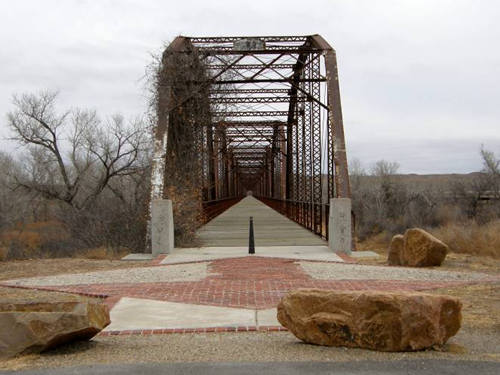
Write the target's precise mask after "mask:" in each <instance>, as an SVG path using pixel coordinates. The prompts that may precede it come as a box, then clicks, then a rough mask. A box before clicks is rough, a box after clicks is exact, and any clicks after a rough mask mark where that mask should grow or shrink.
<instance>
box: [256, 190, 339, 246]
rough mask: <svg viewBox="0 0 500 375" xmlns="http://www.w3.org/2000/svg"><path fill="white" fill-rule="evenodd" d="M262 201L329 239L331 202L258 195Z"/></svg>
mask: <svg viewBox="0 0 500 375" xmlns="http://www.w3.org/2000/svg"><path fill="white" fill-rule="evenodd" d="M256 198H258V199H259V200H260V201H261V202H263V203H265V204H267V205H268V206H269V207H271V208H273V209H274V210H276V211H278V212H279V213H280V214H282V215H284V216H286V217H288V218H289V219H291V220H293V221H295V222H296V223H297V224H300V225H302V226H303V227H305V228H306V229H309V230H310V231H311V232H313V233H315V234H317V235H318V236H321V238H323V239H325V240H328V216H329V214H330V205H329V204H326V203H324V204H320V203H312V202H301V201H292V200H283V199H277V198H268V197H260V196H257V197H256Z"/></svg>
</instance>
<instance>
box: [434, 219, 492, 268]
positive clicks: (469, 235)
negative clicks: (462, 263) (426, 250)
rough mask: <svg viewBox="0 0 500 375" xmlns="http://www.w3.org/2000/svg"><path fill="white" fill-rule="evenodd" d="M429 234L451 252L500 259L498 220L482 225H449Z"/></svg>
mask: <svg viewBox="0 0 500 375" xmlns="http://www.w3.org/2000/svg"><path fill="white" fill-rule="evenodd" d="M430 232H431V233H432V234H433V235H434V236H436V237H437V238H439V239H440V240H442V241H443V242H444V243H446V244H447V245H448V246H449V247H450V249H451V251H453V252H456V253H465V254H473V255H481V256H490V257H493V258H497V259H498V258H500V220H495V221H491V222H489V223H486V224H482V225H480V224H478V223H476V222H475V221H470V222H467V223H450V224H447V225H443V226H441V227H438V228H435V229H431V230H430Z"/></svg>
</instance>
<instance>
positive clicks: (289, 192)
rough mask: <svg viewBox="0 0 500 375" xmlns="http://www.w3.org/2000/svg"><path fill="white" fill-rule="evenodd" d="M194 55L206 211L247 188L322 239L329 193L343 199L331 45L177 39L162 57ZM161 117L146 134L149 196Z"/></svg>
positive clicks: (160, 146) (160, 163) (162, 130)
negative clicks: (151, 135) (205, 112)
mask: <svg viewBox="0 0 500 375" xmlns="http://www.w3.org/2000/svg"><path fill="white" fill-rule="evenodd" d="M193 51H195V52H196V55H197V56H198V57H199V59H201V60H202V61H203V63H204V64H205V67H206V71H207V74H206V80H205V82H199V84H200V85H210V90H209V99H210V103H211V108H212V118H211V121H210V123H209V124H207V125H206V126H205V127H204V131H203V132H202V133H203V134H202V136H203V142H202V146H201V148H200V162H201V164H202V172H201V174H202V176H201V181H202V185H203V189H202V191H203V194H202V195H203V206H204V208H205V210H206V213H207V217H208V218H210V217H213V216H214V215H216V214H218V213H220V212H221V211H223V210H224V209H226V208H227V207H229V206H230V205H232V204H233V203H235V202H236V201H237V200H238V199H239V198H240V197H242V196H244V195H246V194H247V192H249V191H251V192H252V193H253V195H254V196H255V197H257V198H259V199H260V200H261V201H263V202H264V203H266V204H268V205H269V206H271V207H272V208H274V209H276V210H277V211H279V212H280V213H282V214H284V215H286V216H287V217H289V218H291V219H292V220H294V221H296V222H297V223H299V224H301V225H303V226H304V227H306V228H308V229H310V230H311V231H313V232H314V233H316V234H318V235H320V236H322V237H323V238H327V236H328V212H329V205H328V203H329V198H332V197H337V198H350V187H349V177H348V169H347V161H346V150H345V140H344V127H343V122H342V110H341V104H340V94H339V80H338V73H337V59H336V55H335V51H334V49H333V48H332V47H331V46H330V45H329V44H328V43H327V42H326V41H325V40H324V39H323V38H322V37H321V36H320V35H309V36H264V37H182V36H179V37H177V38H176V39H175V40H174V41H173V42H172V43H171V44H170V46H169V47H168V48H167V50H166V51H165V54H192V53H193ZM164 56H165V55H164ZM166 116H167V118H166V119H165V121H164V123H166V124H162V125H160V126H158V127H157V128H156V132H155V142H156V144H155V151H154V158H153V159H154V160H153V177H152V196H151V197H152V199H158V198H163V186H164V181H163V175H164V174H163V170H162V168H165V162H164V160H162V158H164V157H165V150H166V148H167V147H168V139H167V138H168V137H167V131H168V114H167V115H166Z"/></svg>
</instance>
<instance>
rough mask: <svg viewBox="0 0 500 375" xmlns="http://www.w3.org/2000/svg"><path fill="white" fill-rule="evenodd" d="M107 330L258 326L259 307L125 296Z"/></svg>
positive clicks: (112, 312)
mask: <svg viewBox="0 0 500 375" xmlns="http://www.w3.org/2000/svg"><path fill="white" fill-rule="evenodd" d="M110 315H111V324H110V325H109V326H108V327H106V328H105V330H104V331H122V330H138V329H169V328H205V327H239V326H254V325H255V324H256V323H255V315H256V314H255V310H249V309H235V308H230V307H217V306H203V305H193V304H185V303H175V302H164V301H155V300H148V299H139V298H128V297H124V298H122V299H121V300H120V301H119V302H118V303H117V304H116V305H115V306H114V307H113V309H112V310H111V313H110Z"/></svg>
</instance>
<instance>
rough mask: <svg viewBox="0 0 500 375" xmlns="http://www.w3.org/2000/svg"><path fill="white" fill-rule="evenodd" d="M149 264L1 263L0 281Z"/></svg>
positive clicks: (105, 261) (56, 260) (87, 261)
mask: <svg viewBox="0 0 500 375" xmlns="http://www.w3.org/2000/svg"><path fill="white" fill-rule="evenodd" d="M147 265H148V263H147V262H144V261H141V262H134V261H121V260H109V259H83V258H54V259H29V260H9V261H4V262H0V280H11V279H18V278H21V277H34V276H37V277H38V276H50V275H60V274H65V273H83V272H95V271H107V270H112V269H125V268H132V267H144V266H147Z"/></svg>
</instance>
